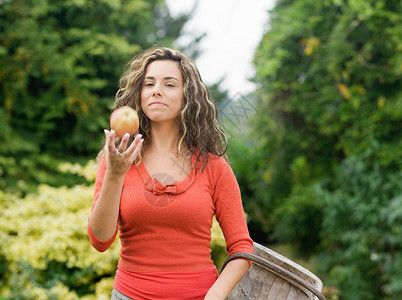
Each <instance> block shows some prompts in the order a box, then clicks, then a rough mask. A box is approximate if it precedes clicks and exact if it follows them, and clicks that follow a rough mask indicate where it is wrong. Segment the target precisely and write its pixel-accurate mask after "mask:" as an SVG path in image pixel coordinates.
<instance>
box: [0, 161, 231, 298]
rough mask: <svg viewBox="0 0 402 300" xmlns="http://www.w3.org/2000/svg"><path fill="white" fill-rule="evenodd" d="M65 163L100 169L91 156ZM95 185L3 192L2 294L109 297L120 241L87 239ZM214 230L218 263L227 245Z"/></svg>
mask: <svg viewBox="0 0 402 300" xmlns="http://www.w3.org/2000/svg"><path fill="white" fill-rule="evenodd" d="M63 169H64V170H69V172H71V173H78V174H81V175H86V176H87V178H89V179H90V178H92V181H93V178H94V175H95V171H96V168H95V167H94V163H93V162H90V163H89V164H88V165H87V166H86V167H79V166H78V165H68V164H65V165H63ZM93 190H94V186H93V184H91V185H76V186H74V187H73V188H67V187H57V188H55V187H50V186H47V185H41V186H40V187H39V189H38V192H37V193H32V194H28V195H27V196H26V197H24V198H22V199H19V198H17V197H16V196H13V195H12V194H6V193H3V192H0V210H1V211H2V212H3V213H2V214H1V215H0V245H1V246H0V270H1V272H0V282H1V283H0V298H1V299H86V300H90V299H110V293H111V289H112V283H113V278H114V274H115V270H116V266H117V260H118V258H119V253H120V252H119V248H120V245H119V240H118V238H117V240H116V241H115V242H114V243H113V245H112V247H111V248H110V249H108V251H106V252H105V253H99V252H97V251H96V250H95V249H94V248H93V247H92V246H91V244H90V242H89V239H88V237H87V232H86V228H87V218H88V215H89V212H90V209H91V206H92V199H93V198H92V197H93ZM212 232H213V234H212V242H211V248H212V249H213V257H214V258H216V259H217V260H216V264H217V265H218V266H220V265H221V264H222V259H224V258H225V254H226V251H225V242H224V239H223V235H222V232H221V231H220V229H219V227H218V225H217V222H214V227H213V228H212ZM226 255H227V254H226Z"/></svg>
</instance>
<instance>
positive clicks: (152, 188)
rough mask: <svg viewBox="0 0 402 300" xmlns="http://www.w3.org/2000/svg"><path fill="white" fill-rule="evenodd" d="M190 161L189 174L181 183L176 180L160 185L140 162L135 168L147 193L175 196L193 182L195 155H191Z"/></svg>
mask: <svg viewBox="0 0 402 300" xmlns="http://www.w3.org/2000/svg"><path fill="white" fill-rule="evenodd" d="M191 161H192V166H193V168H192V169H191V171H190V173H189V174H188V175H187V176H186V177H185V178H184V179H183V180H181V181H177V180H176V181H175V182H173V183H171V184H166V185H164V184H163V183H161V182H160V181H159V180H158V179H156V178H154V177H152V176H151V175H150V174H149V173H148V170H147V168H146V167H145V165H144V163H143V162H142V161H141V162H140V164H139V165H138V166H137V170H138V172H139V173H140V176H141V178H142V181H143V182H144V185H145V188H146V189H147V190H148V191H149V192H151V193H153V194H155V195H161V194H165V193H166V194H173V195H177V194H180V193H183V192H185V191H186V190H187V189H188V188H189V187H190V186H191V185H192V183H193V182H194V178H195V169H196V168H195V167H194V163H195V161H196V157H195V155H192V157H191ZM167 175H169V174H167Z"/></svg>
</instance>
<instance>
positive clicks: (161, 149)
mask: <svg viewBox="0 0 402 300" xmlns="http://www.w3.org/2000/svg"><path fill="white" fill-rule="evenodd" d="M178 136H179V126H178V124H177V123H174V124H173V123H171V124H166V123H165V124H152V126H151V144H150V145H149V149H148V151H150V152H153V153H156V154H170V155H171V154H174V155H176V154H177V138H178Z"/></svg>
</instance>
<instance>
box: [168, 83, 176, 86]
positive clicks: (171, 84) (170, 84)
mask: <svg viewBox="0 0 402 300" xmlns="http://www.w3.org/2000/svg"><path fill="white" fill-rule="evenodd" d="M166 86H168V87H174V86H175V85H174V84H173V83H166Z"/></svg>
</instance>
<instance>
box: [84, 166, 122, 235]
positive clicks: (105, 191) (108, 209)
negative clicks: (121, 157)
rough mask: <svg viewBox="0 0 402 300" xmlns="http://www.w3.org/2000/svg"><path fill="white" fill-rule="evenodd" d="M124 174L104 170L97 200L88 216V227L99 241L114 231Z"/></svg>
mask: <svg viewBox="0 0 402 300" xmlns="http://www.w3.org/2000/svg"><path fill="white" fill-rule="evenodd" d="M123 181H124V176H113V174H111V173H110V172H108V171H106V173H105V177H104V181H103V184H102V188H101V191H100V194H99V198H98V201H97V202H96V204H95V207H94V209H93V210H92V212H91V214H90V216H89V227H90V228H91V230H92V232H93V233H94V235H95V236H96V237H97V238H98V239H99V240H101V241H107V240H109V239H110V238H111V237H112V236H113V234H114V233H115V232H116V226H117V221H118V217H119V208H120V197H121V191H122V188H123Z"/></svg>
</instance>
